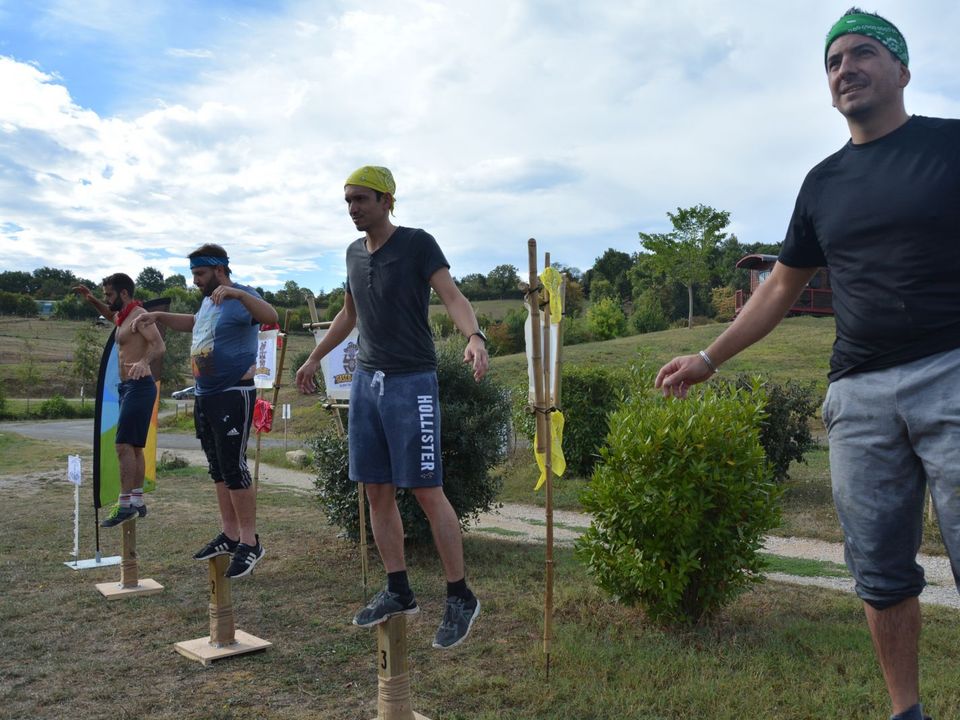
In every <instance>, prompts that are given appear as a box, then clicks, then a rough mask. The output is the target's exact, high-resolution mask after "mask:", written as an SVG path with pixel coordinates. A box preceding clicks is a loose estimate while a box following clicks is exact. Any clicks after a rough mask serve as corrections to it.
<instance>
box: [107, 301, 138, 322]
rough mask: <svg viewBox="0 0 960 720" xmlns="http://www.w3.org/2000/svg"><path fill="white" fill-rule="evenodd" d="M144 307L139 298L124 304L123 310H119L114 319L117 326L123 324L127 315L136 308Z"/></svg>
mask: <svg viewBox="0 0 960 720" xmlns="http://www.w3.org/2000/svg"><path fill="white" fill-rule="evenodd" d="M138 307H143V303H142V302H140V301H139V300H131V301H130V302H128V303H127V304H126V305H124V307H123V310H121V311H120V312H118V313H117V314H116V315H115V316H114V318H113V320H114V322H115V323H117V327H120V326H121V325H123V321H124V320H126V319H127V316H128V315H129V314H130V313H132V312H133V309H134V308H138Z"/></svg>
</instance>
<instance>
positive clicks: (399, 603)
mask: <svg viewBox="0 0 960 720" xmlns="http://www.w3.org/2000/svg"><path fill="white" fill-rule="evenodd" d="M418 612H420V608H419V607H418V606H417V600H416V598H415V597H414V596H413V594H412V593H411V594H410V599H409V600H406V601H405V600H404V599H403V598H402V597H401V596H400V595H398V594H397V593H395V592H390V591H389V590H381V591H380V592H378V593H377V594H376V595H374V596H373V598H372V599H371V600H370V602H368V603H367V606H366V607H363V608H360V609H359V610H358V611H357V614H356V615H354V616H353V624H354V625H357V626H358V627H372V626H374V625H379V624H380V623H382V622H384V621H386V620H389V619H390V618H392V617H393V616H394V615H416V614H417V613H418Z"/></svg>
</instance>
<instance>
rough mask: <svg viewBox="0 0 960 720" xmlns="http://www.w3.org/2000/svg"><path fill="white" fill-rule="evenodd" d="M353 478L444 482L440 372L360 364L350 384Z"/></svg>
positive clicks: (403, 483) (406, 483) (409, 484)
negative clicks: (383, 369)
mask: <svg viewBox="0 0 960 720" xmlns="http://www.w3.org/2000/svg"><path fill="white" fill-rule="evenodd" d="M348 429H349V433H348V434H349V441H350V479H351V480H353V481H354V482H362V483H372V484H393V485H395V486H397V487H402V488H419V487H439V486H441V485H443V465H442V463H441V461H440V400H439V397H438V386H437V374H436V373H435V372H433V371H430V372H416V373H400V374H392V375H384V374H383V373H382V372H380V371H379V370H378V371H376V372H370V371H369V370H363V369H360V368H358V369H357V371H356V372H355V373H354V374H353V384H352V385H351V386H350V412H349V420H348Z"/></svg>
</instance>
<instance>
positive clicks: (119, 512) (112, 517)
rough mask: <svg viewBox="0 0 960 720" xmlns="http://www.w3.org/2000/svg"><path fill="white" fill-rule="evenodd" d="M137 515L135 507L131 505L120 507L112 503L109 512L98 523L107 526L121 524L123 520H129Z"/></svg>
mask: <svg viewBox="0 0 960 720" xmlns="http://www.w3.org/2000/svg"><path fill="white" fill-rule="evenodd" d="M137 516H138V513H137V509H136V508H135V507H132V506H129V505H128V506H127V507H120V506H119V505H114V506H113V509H112V510H110V514H109V515H107V517H105V518H104V519H103V522H102V523H100V527H104V528H108V527H115V526H117V525H122V524H123V523H125V522H129V521H130V520H133V519H134V518H135V517H137Z"/></svg>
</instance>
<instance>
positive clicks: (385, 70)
mask: <svg viewBox="0 0 960 720" xmlns="http://www.w3.org/2000/svg"><path fill="white" fill-rule="evenodd" d="M111 6H112V4H111ZM935 6H936V7H935V8H932V9H931V8H926V7H924V8H920V7H917V6H914V5H913V4H908V3H906V2H905V1H901V0H896V1H895V0H888V2H887V6H886V7H883V8H879V11H880V12H881V13H883V14H886V15H888V16H889V17H891V19H893V20H894V21H896V22H898V23H900V24H901V27H902V28H903V29H904V32H905V34H906V35H907V38H908V41H910V43H911V49H912V55H913V58H914V60H913V64H912V66H913V68H914V80H913V82H912V83H911V87H910V88H909V90H908V108H909V109H911V110H912V111H914V112H918V113H921V114H944V115H952V116H957V115H958V114H960V84H958V83H957V81H956V76H955V73H954V72H953V65H954V64H955V63H954V62H953V59H952V56H951V55H950V54H949V53H948V52H947V51H946V50H945V48H948V47H952V45H951V44H950V43H949V42H948V39H949V37H952V35H953V34H955V31H956V30H957V28H958V26H960V11H958V10H957V9H955V8H953V7H952V6H951V5H949V4H947V3H935ZM84 7H87V6H86V4H84ZM117 7H119V8H120V12H119V13H118V14H117V15H116V16H114V15H110V14H109V13H108V12H107V8H108V4H107V3H106V2H105V0H103V1H101V2H98V3H95V4H94V5H93V6H92V10H91V11H90V12H89V14H88V15H87V16H86V17H85V18H84V19H83V20H82V22H81V21H80V20H78V19H77V18H78V17H79V15H80V14H82V13H80V11H79V10H78V6H77V4H76V1H75V0H69V1H68V0H61V1H60V2H58V3H57V5H56V8H55V9H56V12H55V13H53V14H52V15H51V17H52V18H54V19H59V20H60V21H61V22H64V23H67V22H69V23H73V24H77V23H80V24H81V25H82V27H83V29H84V31H85V32H91V33H96V32H101V33H106V34H110V35H111V37H114V36H115V35H116V34H117V33H118V32H120V26H121V25H122V21H123V19H124V18H127V17H128V16H129V14H130V13H132V12H134V10H133V8H134V5H133V4H132V3H131V4H127V3H123V4H121V5H119V6H117ZM364 8H365V9H363V10H356V9H350V10H346V11H344V12H342V13H339V14H336V13H333V12H332V11H330V9H329V6H326V7H321V6H320V5H319V4H317V3H313V2H301V3H293V4H291V5H289V6H288V7H287V8H286V10H285V11H284V12H283V14H281V15H276V16H272V17H258V18H256V21H255V22H254V21H252V20H249V19H244V18H236V19H234V20H232V21H231V23H230V24H228V25H227V26H226V27H229V28H232V29H231V30H229V31H221V32H220V33H219V34H217V35H216V36H211V37H209V38H201V39H200V41H199V42H198V41H197V39H196V38H193V39H191V41H190V45H191V47H194V48H201V49H195V50H189V49H184V48H165V49H164V50H163V52H165V53H166V54H167V55H168V56H170V57H174V58H180V59H184V60H188V61H189V60H193V59H202V60H203V61H204V62H203V63H202V64H201V66H202V70H200V71H199V72H201V74H199V75H195V76H193V77H192V78H191V79H189V80H188V81H187V82H186V83H183V82H181V83H179V84H178V85H177V86H172V85H171V87H175V89H174V90H171V91H170V94H169V95H168V96H165V97H163V98H162V99H161V101H160V102H155V101H151V100H150V99H149V98H140V99H139V102H135V101H132V100H131V99H130V98H127V103H126V106H127V107H136V106H137V105H139V106H140V107H141V110H139V111H136V112H132V113H128V114H126V115H125V116H124V117H122V118H121V117H100V116H98V115H97V114H96V113H94V112H92V111H90V110H88V109H85V108H82V107H78V106H77V105H76V104H75V103H74V102H73V101H72V100H71V97H70V92H69V90H70V89H69V87H67V86H64V85H63V84H62V83H61V82H60V81H58V80H57V78H56V77H55V76H53V75H52V73H50V72H44V71H41V70H39V69H37V68H35V67H33V66H31V65H29V64H25V63H22V62H15V61H13V60H9V59H0V96H2V97H8V98H10V97H15V98H17V101H16V102H11V103H4V104H3V105H2V106H0V191H2V198H0V213H2V214H0V225H2V224H3V223H4V222H12V223H15V224H16V225H17V226H18V227H20V228H22V230H19V231H17V232H15V233H12V234H11V233H8V234H7V235H6V238H7V239H5V240H4V242H3V248H2V250H0V264H2V265H3V266H4V267H17V268H19V269H28V270H30V269H33V268H34V267H38V266H40V265H42V264H51V261H50V258H51V257H55V258H57V260H58V263H60V264H62V265H68V264H69V266H70V267H71V268H72V269H74V270H75V271H77V272H78V273H79V274H81V275H85V276H87V277H91V278H96V277H100V276H101V275H102V274H103V273H104V272H106V271H107V270H114V269H116V270H120V269H126V270H127V271H128V272H137V271H139V268H141V267H142V266H143V265H146V264H149V265H153V266H155V267H158V268H159V269H161V270H162V271H163V272H164V273H165V274H169V273H170V272H185V263H184V261H183V260H182V259H181V258H182V257H183V256H184V255H185V254H186V253H187V252H189V250H191V249H193V248H194V247H196V246H197V245H198V244H200V243H201V242H207V241H214V242H220V243H222V244H223V245H224V246H226V247H227V248H228V249H229V250H230V251H231V254H232V255H233V256H234V258H235V267H236V269H237V271H238V273H239V276H240V277H242V279H243V280H244V281H252V282H254V283H255V284H261V285H264V286H266V287H274V286H277V285H281V284H282V283H283V282H284V281H285V280H287V279H289V278H290V277H297V278H301V283H302V284H307V285H309V286H311V287H313V288H318V287H320V286H324V287H326V288H329V287H331V286H332V285H333V284H334V283H335V282H337V280H338V278H340V277H342V274H343V268H342V264H343V248H344V247H345V245H346V244H347V242H348V241H349V240H350V239H351V238H352V237H353V236H354V234H355V231H354V230H353V229H352V226H351V225H350V223H349V222H348V220H347V217H346V214H345V213H344V212H343V208H342V204H343V203H342V196H341V188H342V183H343V178H344V177H345V176H346V175H347V174H348V173H349V172H350V171H351V170H353V169H354V168H355V167H356V166H359V165H361V164H366V163H376V164H385V165H388V166H390V167H391V168H392V169H393V170H394V173H395V175H396V177H397V180H398V186H399V187H398V206H397V210H398V213H399V215H398V221H399V222H402V223H405V224H412V225H418V226H423V227H426V228H427V229H428V230H430V231H431V232H433V233H434V234H435V235H436V236H437V238H438V239H439V240H440V242H441V245H442V246H443V247H444V249H445V250H446V251H447V254H448V257H449V258H450V259H451V261H452V264H453V272H454V273H455V274H457V275H463V274H466V273H468V272H487V271H488V270H489V269H490V268H492V267H493V266H494V265H496V264H500V263H503V262H510V263H513V264H515V265H522V264H523V263H524V262H525V259H524V258H525V241H526V239H527V238H528V237H530V236H535V237H538V238H539V239H540V241H541V246H542V247H544V248H545V249H552V252H553V255H554V257H555V258H557V259H558V260H560V261H562V262H565V263H567V264H571V265H578V266H580V267H588V266H589V265H590V264H592V261H593V259H595V258H596V257H597V256H599V255H600V254H602V252H603V251H604V250H605V249H606V248H607V247H610V246H613V247H617V248H619V249H626V250H630V251H633V250H636V249H639V244H638V243H637V236H636V232H637V231H638V230H645V231H658V230H661V229H663V228H664V227H665V226H666V223H667V220H666V212H667V211H672V210H674V209H675V208H676V207H678V206H689V205H694V204H697V203H705V204H710V205H713V206H715V207H717V208H720V209H725V210H729V211H731V213H732V217H733V226H732V229H733V230H734V231H735V232H736V233H737V234H738V235H739V237H740V239H741V240H742V241H744V242H761V241H762V242H775V241H777V240H779V239H780V238H781V236H782V233H783V229H784V227H785V226H786V221H787V218H788V215H789V212H790V209H791V208H792V205H793V199H794V195H795V193H796V190H797V188H798V187H799V184H800V181H801V180H802V177H803V175H804V173H805V172H806V170H807V169H808V168H809V167H810V166H811V165H813V164H814V163H816V162H817V161H818V160H819V159H821V158H822V157H824V156H825V155H826V154H828V153H829V152H831V151H833V150H834V149H836V148H837V147H839V146H840V145H841V144H842V143H843V142H844V141H845V139H846V131H845V125H844V123H843V121H842V118H840V117H839V116H838V115H837V114H836V113H835V112H834V111H833V110H832V109H831V108H830V104H829V96H828V93H827V89H826V83H825V79H824V77H823V74H822V67H821V65H820V63H821V61H822V52H823V48H822V38H823V36H824V35H825V32H826V29H827V27H828V26H829V24H830V23H831V22H832V21H833V20H834V19H835V16H836V15H837V13H838V10H837V7H836V6H835V4H834V3H828V2H826V0H814V1H813V2H810V3H805V4H802V5H790V6H785V5H783V4H771V3H764V2H760V0H754V1H751V2H745V1H743V2H732V3H726V4H725V5H723V6H722V7H720V6H717V5H715V4H713V3H707V2H706V1H705V0H684V1H683V2H678V3H672V4H669V5H668V4H663V3H655V2H653V1H652V0H649V1H648V0H644V1H635V2H629V1H628V2H622V3H615V4H613V3H611V4H607V3H591V4H587V3H570V2H560V1H559V0H554V1H551V0H542V1H534V0H529V1H528V2H509V1H508V0H492V1H491V2H489V3H467V2H451V3H439V2H428V1H426V0H394V1H393V2H385V1H384V2H371V3H366V4H365V5H364ZM936 8H940V9H942V12H940V13H939V14H938V13H937V12H936ZM160 12H162V4H161V5H158V4H155V3H154V4H152V5H149V6H148V10H147V11H146V13H145V15H146V16H147V17H150V18H153V19H154V20H155V19H156V16H157V13H160ZM68 18H69V20H68ZM52 21H53V20H51V22H52ZM148 25H149V23H143V22H140V21H139V20H138V21H137V22H135V23H134V25H133V27H134V32H133V33H132V36H131V38H130V40H131V42H135V41H136V33H138V32H139V33H148V32H150V30H149V27H148ZM203 48H216V50H215V52H214V51H213V50H207V49H203ZM191 66H193V65H191ZM146 247H153V248H162V249H164V250H165V251H166V252H167V253H169V255H168V256H164V257H160V258H157V257H155V256H150V255H147V254H146V253H145V252H144V250H143V249H144V248H146ZM51 252H53V253H55V254H54V255H53V256H51V255H50V253H51ZM105 264H110V267H109V268H107V267H104V265H105ZM303 278H306V280H303Z"/></svg>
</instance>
